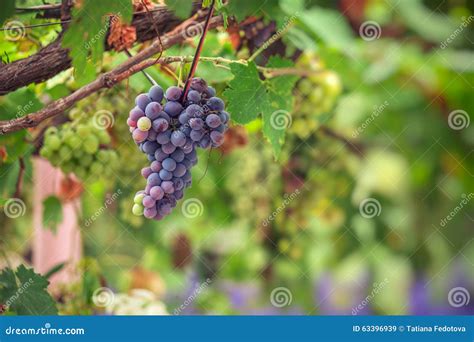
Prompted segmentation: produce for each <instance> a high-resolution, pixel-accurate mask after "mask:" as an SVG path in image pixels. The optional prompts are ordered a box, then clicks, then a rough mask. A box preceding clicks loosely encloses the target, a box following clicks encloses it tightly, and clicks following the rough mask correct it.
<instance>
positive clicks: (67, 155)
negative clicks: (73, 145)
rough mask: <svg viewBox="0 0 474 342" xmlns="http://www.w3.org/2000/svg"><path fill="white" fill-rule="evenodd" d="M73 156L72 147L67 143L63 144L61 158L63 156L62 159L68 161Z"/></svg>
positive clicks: (60, 151)
mask: <svg viewBox="0 0 474 342" xmlns="http://www.w3.org/2000/svg"><path fill="white" fill-rule="evenodd" d="M71 157H72V153H71V149H70V148H69V147H67V146H66V145H63V146H61V148H60V149H59V158H61V160H64V161H66V160H69V159H71Z"/></svg>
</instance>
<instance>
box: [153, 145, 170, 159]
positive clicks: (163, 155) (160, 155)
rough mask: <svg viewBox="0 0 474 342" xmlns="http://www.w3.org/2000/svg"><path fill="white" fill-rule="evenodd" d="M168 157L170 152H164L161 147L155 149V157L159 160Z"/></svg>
mask: <svg viewBox="0 0 474 342" xmlns="http://www.w3.org/2000/svg"><path fill="white" fill-rule="evenodd" d="M166 158H168V153H165V152H163V150H162V149H161V148H159V149H157V150H156V151H155V159H156V160H157V161H159V162H161V161H163V160H165V159H166Z"/></svg>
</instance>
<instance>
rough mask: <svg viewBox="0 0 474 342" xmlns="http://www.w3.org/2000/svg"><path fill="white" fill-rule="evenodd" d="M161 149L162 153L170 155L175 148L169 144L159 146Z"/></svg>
mask: <svg viewBox="0 0 474 342" xmlns="http://www.w3.org/2000/svg"><path fill="white" fill-rule="evenodd" d="M161 149H162V150H163V152H165V153H168V154H171V153H173V152H174V151H175V150H176V146H174V145H173V144H172V143H171V142H169V143H166V144H164V145H163V146H161Z"/></svg>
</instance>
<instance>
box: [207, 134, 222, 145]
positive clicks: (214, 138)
mask: <svg viewBox="0 0 474 342" xmlns="http://www.w3.org/2000/svg"><path fill="white" fill-rule="evenodd" d="M210 137H211V140H212V142H213V143H214V144H215V145H217V146H219V145H220V144H222V142H223V141H224V135H222V133H220V132H217V131H213V132H211V134H210Z"/></svg>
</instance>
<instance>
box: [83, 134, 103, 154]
mask: <svg viewBox="0 0 474 342" xmlns="http://www.w3.org/2000/svg"><path fill="white" fill-rule="evenodd" d="M83 146H84V150H85V151H86V152H87V153H90V154H93V153H96V152H97V149H98V148H99V139H97V137H96V136H94V135H90V136H88V137H87V138H86V139H85V140H84V142H83Z"/></svg>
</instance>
